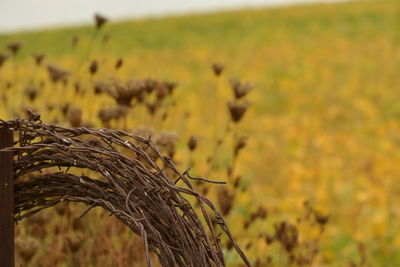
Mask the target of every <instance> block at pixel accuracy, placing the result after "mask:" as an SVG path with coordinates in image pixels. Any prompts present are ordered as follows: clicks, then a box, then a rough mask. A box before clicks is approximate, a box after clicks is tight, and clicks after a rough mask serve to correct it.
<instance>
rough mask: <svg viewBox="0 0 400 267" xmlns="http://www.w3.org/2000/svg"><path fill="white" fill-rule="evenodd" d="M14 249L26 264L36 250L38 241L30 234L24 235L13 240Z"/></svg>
mask: <svg viewBox="0 0 400 267" xmlns="http://www.w3.org/2000/svg"><path fill="white" fill-rule="evenodd" d="M15 249H16V251H17V255H18V256H19V257H20V258H21V259H22V260H23V261H24V263H25V264H28V263H29V262H30V261H31V260H32V258H33V257H34V256H35V254H36V252H37V251H38V249H39V242H38V240H37V239H36V238H33V237H30V236H26V237H24V239H23V240H22V239H20V238H17V240H15Z"/></svg>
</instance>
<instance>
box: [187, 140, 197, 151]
mask: <svg viewBox="0 0 400 267" xmlns="http://www.w3.org/2000/svg"><path fill="white" fill-rule="evenodd" d="M197 143H198V138H197V137H196V136H191V137H190V138H189V141H188V147H189V150H190V151H193V150H195V149H196V147H197Z"/></svg>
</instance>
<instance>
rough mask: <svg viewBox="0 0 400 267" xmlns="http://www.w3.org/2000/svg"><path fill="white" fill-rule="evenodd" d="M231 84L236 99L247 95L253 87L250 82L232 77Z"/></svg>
mask: <svg viewBox="0 0 400 267" xmlns="http://www.w3.org/2000/svg"><path fill="white" fill-rule="evenodd" d="M230 84H231V87H232V90H233V94H234V95H235V98H236V99H240V98H242V97H244V96H246V95H247V94H248V93H249V92H250V91H251V89H253V85H252V84H251V83H249V82H241V81H237V80H235V79H231V81H230Z"/></svg>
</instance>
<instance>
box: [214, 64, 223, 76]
mask: <svg viewBox="0 0 400 267" xmlns="http://www.w3.org/2000/svg"><path fill="white" fill-rule="evenodd" d="M211 68H212V70H213V72H214V74H215V76H220V75H221V74H222V72H223V71H224V69H225V65H223V64H221V63H218V62H215V63H213V64H212V65H211Z"/></svg>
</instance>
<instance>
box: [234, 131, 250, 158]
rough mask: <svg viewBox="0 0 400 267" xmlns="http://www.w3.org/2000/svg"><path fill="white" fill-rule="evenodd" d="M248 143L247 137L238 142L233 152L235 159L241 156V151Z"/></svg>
mask: <svg viewBox="0 0 400 267" xmlns="http://www.w3.org/2000/svg"><path fill="white" fill-rule="evenodd" d="M246 141H247V137H246V136H241V137H239V139H238V140H237V141H236V144H235V148H234V152H233V156H234V157H235V158H236V157H237V156H238V155H239V152H240V150H241V149H243V148H244V147H245V146H246Z"/></svg>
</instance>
